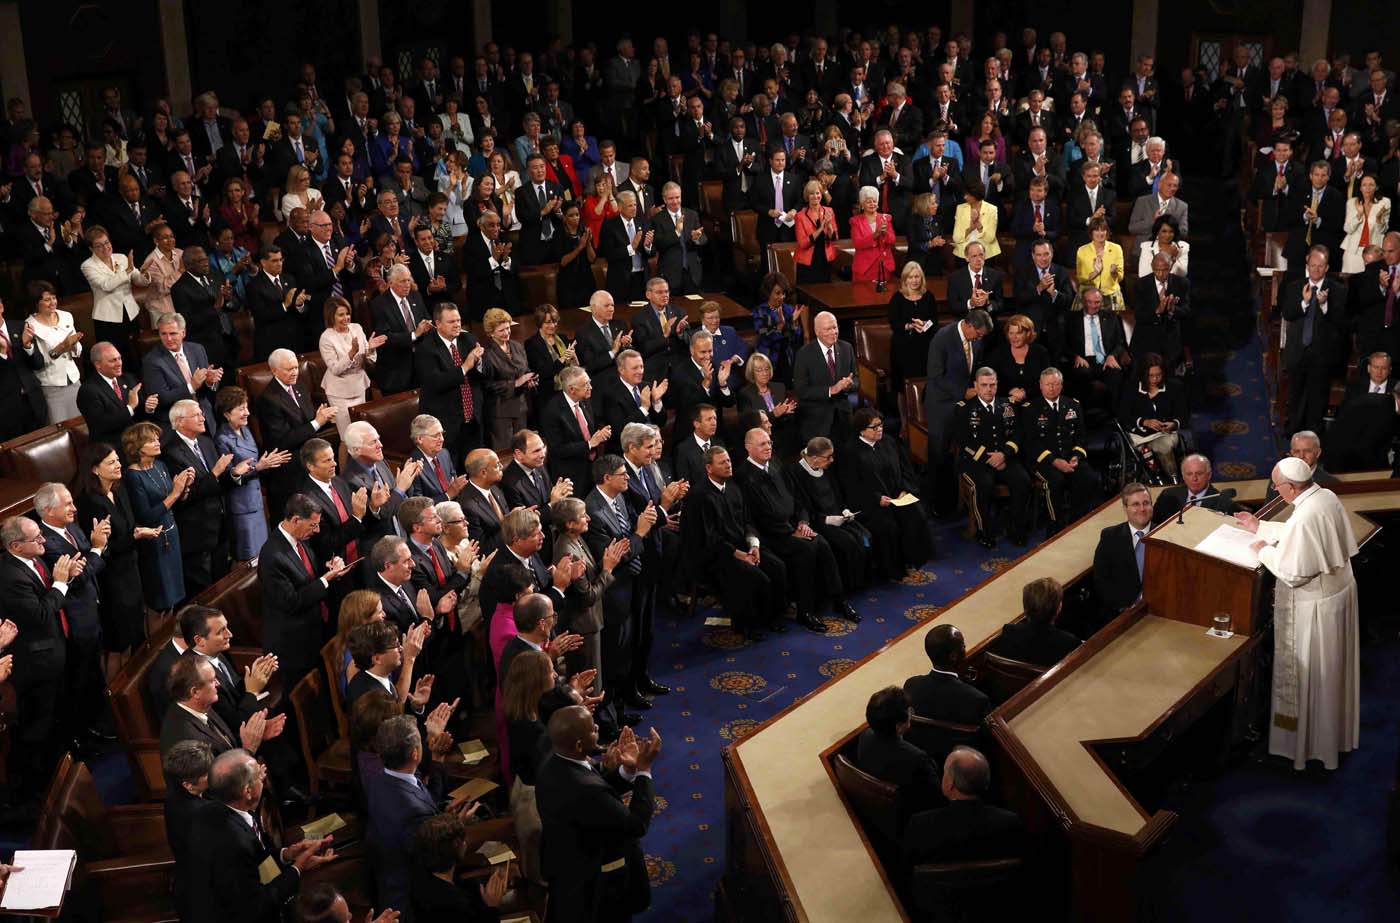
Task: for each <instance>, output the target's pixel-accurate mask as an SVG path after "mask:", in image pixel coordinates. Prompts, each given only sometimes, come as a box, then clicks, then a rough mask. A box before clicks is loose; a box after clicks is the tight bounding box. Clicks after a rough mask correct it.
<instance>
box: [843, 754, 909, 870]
mask: <svg viewBox="0 0 1400 923" xmlns="http://www.w3.org/2000/svg"><path fill="white" fill-rule="evenodd" d="M832 765H833V768H834V769H835V771H836V784H837V785H839V786H840V788H841V793H842V794H844V795H845V796H846V799H847V800H848V801H849V802H850V804H851V807H852V808H854V809H855V812H856V817H857V818H858V819H859V820H860V823H861V826H862V827H863V828H865V832H866V833H867V834H868V835H869V836H870V839H871V841H872V842H873V843H874V844H875V849H876V851H877V852H880V853H881V854H882V855H890V854H891V850H893V849H894V848H895V847H897V845H898V843H899V834H900V830H901V829H902V828H903V825H904V823H903V819H902V818H901V817H900V811H899V786H897V785H894V784H892V783H889V782H885V781H882V780H880V779H877V778H875V777H874V776H872V775H871V774H870V773H868V772H866V771H864V770H863V769H859V768H857V766H856V765H855V764H854V763H852V762H851V761H850V760H849V759H847V758H846V755H845V754H844V753H837V754H836V756H835V757H834V758H833V760H832Z"/></svg>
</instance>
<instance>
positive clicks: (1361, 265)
mask: <svg viewBox="0 0 1400 923" xmlns="http://www.w3.org/2000/svg"><path fill="white" fill-rule="evenodd" d="M1346 209H1347V210H1346V217H1345V218H1344V219H1343V220H1342V232H1343V233H1344V234H1346V237H1345V238H1344V239H1343V240H1342V272H1344V273H1348V274H1351V273H1357V272H1360V271H1361V270H1363V269H1365V268H1366V261H1365V259H1363V257H1362V254H1363V253H1364V252H1365V250H1366V248H1367V247H1368V246H1370V245H1371V244H1380V242H1381V238H1382V237H1385V232H1386V229H1387V228H1389V227H1390V200H1389V199H1387V198H1386V197H1385V196H1383V195H1380V190H1379V189H1378V188H1377V184H1376V178H1375V177H1374V176H1372V175H1370V174H1369V173H1368V174H1366V175H1365V176H1363V177H1361V182H1359V183H1357V184H1356V198H1354V199H1351V200H1350V201H1348V202H1347V205H1346Z"/></svg>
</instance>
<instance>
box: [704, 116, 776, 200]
mask: <svg viewBox="0 0 1400 923" xmlns="http://www.w3.org/2000/svg"><path fill="white" fill-rule="evenodd" d="M765 164H766V160H765V158H764V156H763V153H762V152H761V151H760V150H759V149H758V142H757V141H755V140H754V139H753V138H750V137H749V136H748V123H747V122H745V121H744V120H743V118H741V117H739V116H735V117H734V118H732V119H730V120H729V137H728V139H726V140H724V141H720V142H717V143H716V144H715V169H716V170H717V171H718V173H719V177H720V179H721V180H723V181H724V207H725V208H726V209H728V210H729V211H731V212H733V211H738V210H739V209H741V208H745V207H747V203H748V194H749V189H751V188H752V187H753V184H754V183H755V182H756V181H757V180H758V177H759V176H761V175H762V174H763V168H764V166H765Z"/></svg>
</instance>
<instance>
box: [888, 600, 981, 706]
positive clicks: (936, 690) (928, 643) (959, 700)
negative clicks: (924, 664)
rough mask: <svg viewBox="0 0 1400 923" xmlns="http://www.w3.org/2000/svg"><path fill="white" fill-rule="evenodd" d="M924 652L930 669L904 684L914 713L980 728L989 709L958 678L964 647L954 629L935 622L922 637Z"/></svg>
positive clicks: (965, 649) (979, 697)
mask: <svg viewBox="0 0 1400 923" xmlns="http://www.w3.org/2000/svg"><path fill="white" fill-rule="evenodd" d="M924 653H925V654H926V655H928V660H929V664H930V665H931V666H932V667H933V669H932V670H930V671H929V672H928V673H925V674H923V675H920V676H911V677H909V678H908V679H907V680H905V681H904V691H905V692H906V693H908V695H909V703H910V704H911V705H912V706H913V707H914V714H916V715H918V716H919V717H921V718H932V719H933V720H935V721H951V722H953V723H954V724H970V725H974V726H975V725H980V724H981V723H982V719H983V718H986V717H987V714H988V713H989V712H991V710H992V703H991V700H990V699H988V698H987V696H986V695H985V694H984V693H983V692H982V691H981V690H980V689H978V688H977V687H976V686H973V685H972V684H971V683H968V682H964V681H963V679H962V677H961V675H960V674H961V672H962V668H963V660H964V659H965V658H966V656H967V644H966V642H965V641H964V640H963V634H962V632H961V631H959V630H958V629H957V627H956V626H953V625H949V624H948V623H947V622H938V623H937V624H935V625H934V626H933V627H932V628H930V629H929V630H928V634H926V635H924Z"/></svg>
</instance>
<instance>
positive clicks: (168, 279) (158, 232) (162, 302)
mask: <svg viewBox="0 0 1400 923" xmlns="http://www.w3.org/2000/svg"><path fill="white" fill-rule="evenodd" d="M152 237H153V238H154V240H155V242H156V248H155V249H154V250H152V251H151V253H150V255H149V256H147V257H146V262H144V263H142V264H141V272H142V273H143V274H144V275H145V276H146V279H147V280H148V281H149V282H150V284H151V290H150V291H148V292H146V314H147V315H149V316H150V318H151V327H152V329H154V328H155V326H156V322H157V321H159V320H160V316H161V315H162V314H168V313H170V312H172V311H174V310H175V308H174V306H173V305H172V304H171V301H170V286H172V285H174V284H175V283H176V281H178V280H179V278H180V276H182V275H184V274H185V262H184V260H185V251H183V250H181V249H180V248H179V247H177V246H175V232H174V231H173V230H171V229H170V225H168V224H160V225H157V226H156V229H155V231H154V232H153V233H152Z"/></svg>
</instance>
